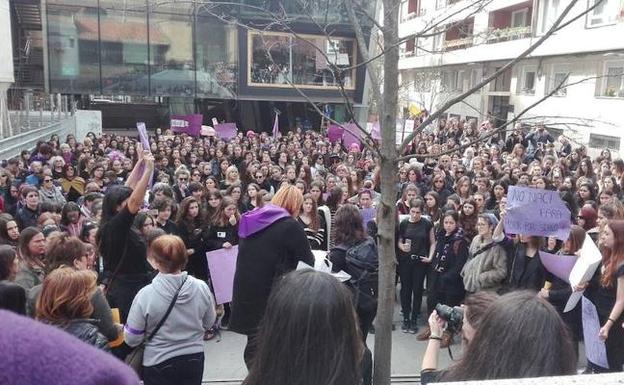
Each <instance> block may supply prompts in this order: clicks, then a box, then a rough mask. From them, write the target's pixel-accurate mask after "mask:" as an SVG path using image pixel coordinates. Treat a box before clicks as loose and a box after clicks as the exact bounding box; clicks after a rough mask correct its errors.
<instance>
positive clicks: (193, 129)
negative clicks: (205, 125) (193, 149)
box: [170, 114, 204, 136]
mask: <svg viewBox="0 0 624 385" xmlns="http://www.w3.org/2000/svg"><path fill="white" fill-rule="evenodd" d="M203 121H204V116H203V115H202V114H191V115H172V116H171V122H170V125H171V130H172V131H173V132H177V133H180V134H189V135H191V136H199V134H200V133H201V126H202V122H203Z"/></svg>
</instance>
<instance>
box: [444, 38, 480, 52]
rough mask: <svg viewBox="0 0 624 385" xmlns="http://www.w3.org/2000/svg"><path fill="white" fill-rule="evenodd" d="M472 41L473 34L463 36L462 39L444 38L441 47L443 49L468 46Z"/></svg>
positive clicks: (448, 49)
mask: <svg viewBox="0 0 624 385" xmlns="http://www.w3.org/2000/svg"><path fill="white" fill-rule="evenodd" d="M472 43H473V36H468V37H464V38H462V39H453V40H445V41H444V43H442V48H443V49H444V50H445V51H450V50H454V49H460V48H466V47H470V46H471V45H472Z"/></svg>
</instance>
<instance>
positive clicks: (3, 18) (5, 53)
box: [0, 0, 14, 83]
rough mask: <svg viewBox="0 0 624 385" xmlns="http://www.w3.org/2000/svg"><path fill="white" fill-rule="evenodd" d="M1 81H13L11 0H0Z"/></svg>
mask: <svg viewBox="0 0 624 385" xmlns="http://www.w3.org/2000/svg"><path fill="white" fill-rule="evenodd" d="M0 53H1V54H0V83H13V81H14V79H13V48H12V44H11V11H10V9H9V0H0Z"/></svg>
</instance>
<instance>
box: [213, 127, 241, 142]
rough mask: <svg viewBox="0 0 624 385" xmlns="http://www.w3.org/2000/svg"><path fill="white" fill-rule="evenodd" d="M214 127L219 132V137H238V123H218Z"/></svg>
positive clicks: (224, 138)
mask: <svg viewBox="0 0 624 385" xmlns="http://www.w3.org/2000/svg"><path fill="white" fill-rule="evenodd" d="M214 129H215V131H216V133H217V138H221V139H223V140H230V139H232V138H234V137H236V134H237V133H238V128H237V127H236V123H221V124H217V125H215V126H214Z"/></svg>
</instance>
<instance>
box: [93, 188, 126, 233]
mask: <svg viewBox="0 0 624 385" xmlns="http://www.w3.org/2000/svg"><path fill="white" fill-rule="evenodd" d="M130 195H132V189H131V188H130V187H126V186H111V187H109V188H108V189H107V190H106V195H104V200H103V201H102V223H101V225H100V228H102V227H104V225H105V224H106V223H107V222H108V221H109V220H111V219H112V218H113V217H114V216H115V215H116V214H117V213H118V212H119V210H118V209H117V208H118V207H119V205H121V204H122V203H123V202H124V201H125V200H126V199H128V198H130Z"/></svg>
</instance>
